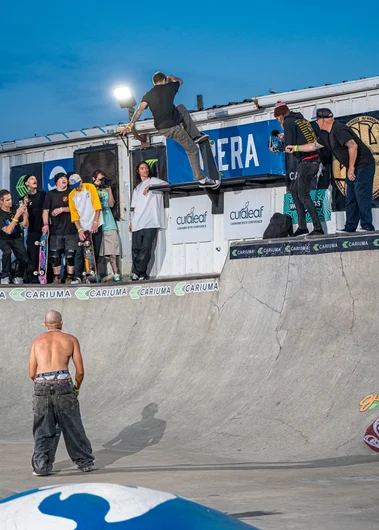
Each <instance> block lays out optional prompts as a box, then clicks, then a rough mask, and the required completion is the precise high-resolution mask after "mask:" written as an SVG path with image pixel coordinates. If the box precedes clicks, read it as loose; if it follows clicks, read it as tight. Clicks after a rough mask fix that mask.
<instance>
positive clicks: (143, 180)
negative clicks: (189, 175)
mask: <svg viewBox="0 0 379 530" xmlns="http://www.w3.org/2000/svg"><path fill="white" fill-rule="evenodd" d="M135 178H136V187H135V189H134V191H133V197H132V203H131V208H132V218H131V221H130V225H129V231H130V232H132V259H133V265H132V274H131V279H132V281H136V280H147V279H148V275H147V267H148V265H149V262H150V259H151V251H152V248H153V245H154V241H155V239H156V237H157V234H158V230H159V229H160V228H164V227H165V220H164V207H163V194H162V192H160V191H150V186H153V185H158V184H160V185H162V184H167V182H165V181H164V180H161V179H159V178H156V177H153V176H152V175H151V171H150V167H149V165H148V164H147V163H146V162H141V163H139V164H138V166H137V167H136V175H135Z"/></svg>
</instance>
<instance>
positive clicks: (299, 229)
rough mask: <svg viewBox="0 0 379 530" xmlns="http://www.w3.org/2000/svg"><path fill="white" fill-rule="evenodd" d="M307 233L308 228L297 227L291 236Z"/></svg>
mask: <svg viewBox="0 0 379 530" xmlns="http://www.w3.org/2000/svg"><path fill="white" fill-rule="evenodd" d="M308 233H309V230H308V228H298V229H297V230H296V232H295V233H294V235H293V237H297V236H305V234H308Z"/></svg>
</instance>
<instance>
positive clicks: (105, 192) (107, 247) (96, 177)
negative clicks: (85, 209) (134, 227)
mask: <svg viewBox="0 0 379 530" xmlns="http://www.w3.org/2000/svg"><path fill="white" fill-rule="evenodd" d="M92 180H93V183H94V185H95V186H96V189H97V193H98V194H99V199H100V202H101V208H102V212H103V220H104V222H103V226H102V229H103V237H102V241H101V246H100V253H99V255H100V256H104V257H105V259H106V260H107V261H108V260H109V261H110V264H111V267H112V271H113V280H114V281H115V282H120V281H121V276H120V273H119V271H118V268H117V257H118V256H119V255H120V237H119V235H118V230H117V225H116V221H115V220H114V217H113V213H112V210H111V208H113V206H114V204H115V202H114V197H113V192H112V188H111V185H110V182H108V179H107V178H106V176H105V174H104V173H103V172H102V171H100V170H99V169H98V170H96V171H95V172H94V174H93V175H92Z"/></svg>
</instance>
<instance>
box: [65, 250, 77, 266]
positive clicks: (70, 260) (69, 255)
mask: <svg viewBox="0 0 379 530" xmlns="http://www.w3.org/2000/svg"><path fill="white" fill-rule="evenodd" d="M66 265H67V266H68V267H74V265H75V250H68V251H67V252H66Z"/></svg>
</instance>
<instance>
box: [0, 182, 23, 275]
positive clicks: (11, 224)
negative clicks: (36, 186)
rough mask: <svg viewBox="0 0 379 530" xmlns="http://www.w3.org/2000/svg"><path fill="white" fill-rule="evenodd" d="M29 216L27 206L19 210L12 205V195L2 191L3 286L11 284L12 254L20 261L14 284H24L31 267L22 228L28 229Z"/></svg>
mask: <svg viewBox="0 0 379 530" xmlns="http://www.w3.org/2000/svg"><path fill="white" fill-rule="evenodd" d="M28 225H29V216H28V209H27V207H26V204H24V203H23V202H22V203H21V204H20V206H19V207H18V208H16V206H13V205H12V195H11V194H10V192H9V191H8V190H1V191H0V250H1V252H2V254H3V257H2V271H1V284H2V285H6V284H9V283H10V271H11V257H12V252H13V254H14V256H15V258H16V260H17V261H18V274H19V276H16V277H15V278H13V283H15V284H22V283H24V274H25V271H26V270H27V268H28V265H29V258H28V253H27V252H26V249H25V247H24V241H23V232H22V230H21V227H22V228H28Z"/></svg>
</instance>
